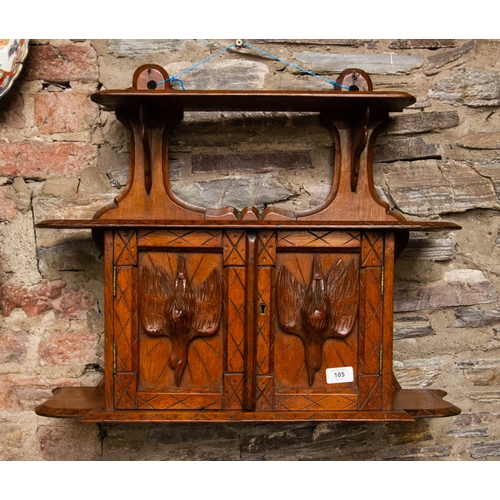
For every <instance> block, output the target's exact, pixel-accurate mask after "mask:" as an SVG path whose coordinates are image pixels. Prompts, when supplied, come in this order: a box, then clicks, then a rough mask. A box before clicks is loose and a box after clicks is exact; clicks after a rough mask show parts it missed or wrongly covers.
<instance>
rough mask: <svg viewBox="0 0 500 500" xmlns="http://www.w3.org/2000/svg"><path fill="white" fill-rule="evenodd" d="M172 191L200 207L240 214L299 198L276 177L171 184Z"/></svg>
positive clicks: (263, 176)
mask: <svg viewBox="0 0 500 500" xmlns="http://www.w3.org/2000/svg"><path fill="white" fill-rule="evenodd" d="M172 189H173V190H174V192H175V193H176V194H177V196H179V197H180V198H181V199H182V200H184V201H187V202H188V203H193V204H195V205H197V206H202V207H205V208H221V207H227V206H232V207H235V208H236V209H238V210H241V209H243V208H245V207H247V206H248V207H249V206H255V207H256V208H259V209H262V208H264V207H265V206H267V205H269V204H272V203H277V202H279V201H284V200H287V199H289V198H290V197H292V196H296V195H298V194H299V193H298V191H296V190H295V189H294V188H293V187H292V186H291V185H290V184H289V183H288V182H287V181H285V180H284V179H282V178H281V177H279V176H278V175H276V174H275V173H269V174H262V175H255V176H252V175H249V176H245V177H243V176H242V177H231V178H227V177H226V178H224V179H215V180H209V181H197V182H188V181H178V182H175V183H172Z"/></svg>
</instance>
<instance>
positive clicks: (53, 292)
mask: <svg viewBox="0 0 500 500" xmlns="http://www.w3.org/2000/svg"><path fill="white" fill-rule="evenodd" d="M65 286H66V283H64V282H63V281H43V282H42V283H40V284H37V285H33V286H28V287H23V286H18V285H14V284H5V285H3V286H2V287H1V288H0V314H2V315H3V316H9V315H10V313H11V312H12V311H13V310H14V309H16V308H19V307H20V308H22V309H23V311H24V312H25V313H26V315H27V316H28V317H30V318H33V317H35V316H38V315H40V314H42V313H44V312H45V311H47V310H49V309H50V308H51V307H52V301H53V300H54V299H56V298H58V297H60V295H61V291H62V290H63V288H64V287H65Z"/></svg>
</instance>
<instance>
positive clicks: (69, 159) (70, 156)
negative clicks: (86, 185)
mask: <svg viewBox="0 0 500 500" xmlns="http://www.w3.org/2000/svg"><path fill="white" fill-rule="evenodd" d="M95 161H96V151H95V149H94V147H93V146H91V145H90V144H80V143H74V142H51V143H44V142H18V143H0V172H2V175H5V176H13V177H25V178H28V179H48V178H50V177H77V176H78V174H79V173H80V172H81V171H82V170H84V169H86V168H88V167H91V166H94V163H95Z"/></svg>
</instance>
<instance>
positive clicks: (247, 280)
mask: <svg viewBox="0 0 500 500" xmlns="http://www.w3.org/2000/svg"><path fill="white" fill-rule="evenodd" d="M164 80H168V75H167V74H166V72H165V70H164V69H163V68H161V67H159V66H156V65H146V66H141V67H140V68H138V69H137V71H136V72H135V75H134V78H133V86H132V88H130V89H126V90H109V91H103V92H98V93H96V94H94V95H93V96H92V100H93V101H95V102H96V103H98V104H101V105H102V106H104V108H105V109H106V110H109V111H114V112H115V113H116V116H117V118H118V119H119V120H120V122H122V124H123V125H124V126H125V128H126V129H127V130H128V132H129V133H130V140H131V160H130V172H129V179H128V184H127V186H126V188H125V189H124V191H123V192H122V193H121V194H120V195H119V196H118V197H117V198H116V199H115V201H114V202H113V203H112V204H111V205H109V206H106V207H104V208H102V209H101V210H100V211H98V212H97V213H96V214H95V216H94V218H93V219H91V220H69V221H68V220H65V221H61V220H51V221H45V222H42V223H40V224H38V227H44V228H91V229H92V230H93V231H94V234H95V236H96V240H98V241H100V242H101V244H102V246H103V249H104V261H105V262H104V275H105V276H104V278H105V353H104V354H105V358H104V359H105V366H104V378H103V383H102V385H100V386H99V387H95V388H59V389H56V390H55V391H54V396H53V397H52V398H51V399H50V400H48V401H46V402H45V403H43V404H41V405H40V406H38V407H37V408H36V412H37V413H38V414H39V415H44V416H48V417H73V418H78V419H80V420H81V421H82V422H115V421H120V422H137V421H144V422H146V421H217V422H228V421H293V420H296V421H312V420H314V421H322V420H367V421H368V420H374V421H385V420H414V419H415V418H417V417H441V416H450V415H456V414H458V413H459V412H460V410H459V409H458V408H457V407H455V406H454V405H452V404H450V403H448V402H447V401H445V400H444V399H443V396H444V395H445V393H444V392H443V391H439V390H407V389H401V387H400V386H399V384H398V382H397V381H396V379H395V377H394V375H393V369H392V338H393V299H394V262H395V259H396V258H397V257H398V255H399V254H400V253H401V251H402V249H403V248H404V246H405V245H406V243H407V241H408V234H409V231H420V230H423V231H431V230H440V229H441V230H450V229H458V226H456V225H455V224H451V223H442V222H429V223H421V222H418V223H417V222H411V221H406V220H405V219H404V218H403V217H402V216H401V215H400V214H397V213H395V212H393V211H391V210H390V208H389V206H388V205H387V204H386V203H385V202H383V201H381V199H380V198H379V196H378V195H377V193H376V190H375V187H374V184H373V175H372V161H373V151H374V145H375V139H376V137H377V135H378V133H379V131H380V130H381V128H382V126H383V125H384V124H385V123H386V122H387V119H388V116H389V112H400V111H402V110H403V109H404V108H406V107H407V106H409V105H411V104H412V103H413V102H414V101H415V99H414V97H413V96H411V95H409V94H406V93H404V92H381V91H373V90H372V85H371V81H370V78H369V76H368V75H367V74H366V73H364V72H363V71H361V70H354V69H353V70H346V71H345V72H344V73H343V74H342V75H341V76H340V78H339V80H338V82H339V83H344V84H346V85H348V86H349V87H350V90H342V91H338V90H332V91H299V92H297V91H189V90H187V91H177V90H172V89H170V88H169V84H168V82H166V83H161V84H160V85H158V84H157V83H156V82H163V81H164ZM200 110H202V111H210V110H213V111H283V112H298V111H309V112H318V113H320V115H321V120H322V123H323V124H324V126H325V127H326V128H327V129H328V130H329V131H330V133H331V135H332V137H333V140H334V144H335V162H334V167H333V168H334V176H333V184H332V188H331V192H330V194H329V195H328V197H327V199H326V200H325V201H324V202H323V203H321V204H320V205H319V206H318V207H316V208H314V209H311V210H306V211H303V212H293V211H288V210H283V209H279V208H272V207H269V208H266V209H265V210H263V211H262V212H259V211H258V210H257V209H256V208H255V207H247V208H245V209H243V210H242V211H238V210H236V209H235V208H233V207H226V208H222V209H204V208H200V207H196V206H193V205H191V204H188V203H186V202H184V201H182V200H181V199H179V198H178V197H177V196H176V195H175V194H174V193H173V191H172V189H171V187H170V181H169V178H168V140H167V137H168V132H169V131H170V130H171V128H172V127H174V126H175V125H176V124H178V123H179V122H180V121H181V120H182V117H183V112H184V111H200Z"/></svg>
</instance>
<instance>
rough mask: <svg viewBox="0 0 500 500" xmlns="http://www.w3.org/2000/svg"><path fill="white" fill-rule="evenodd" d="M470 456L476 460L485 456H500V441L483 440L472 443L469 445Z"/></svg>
mask: <svg viewBox="0 0 500 500" xmlns="http://www.w3.org/2000/svg"><path fill="white" fill-rule="evenodd" d="M469 453H470V456H471V457H472V458H474V459H476V460H481V459H485V458H498V457H500V441H498V440H497V441H489V440H488V441H482V442H479V443H471V445H470V446H469Z"/></svg>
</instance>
